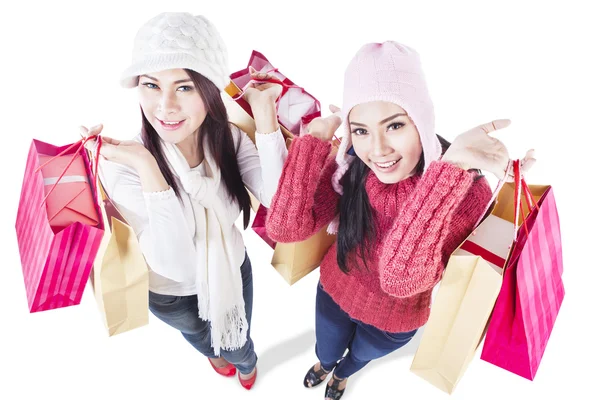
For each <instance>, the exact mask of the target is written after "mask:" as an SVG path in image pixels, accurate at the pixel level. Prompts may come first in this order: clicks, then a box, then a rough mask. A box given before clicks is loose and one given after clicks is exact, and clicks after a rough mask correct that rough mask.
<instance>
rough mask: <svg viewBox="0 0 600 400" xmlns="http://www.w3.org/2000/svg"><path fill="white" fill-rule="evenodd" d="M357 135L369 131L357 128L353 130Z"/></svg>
mask: <svg viewBox="0 0 600 400" xmlns="http://www.w3.org/2000/svg"><path fill="white" fill-rule="evenodd" d="M352 133H354V134H355V135H366V133H367V131H366V130H364V129H362V128H357V129H355V130H353V131H352Z"/></svg>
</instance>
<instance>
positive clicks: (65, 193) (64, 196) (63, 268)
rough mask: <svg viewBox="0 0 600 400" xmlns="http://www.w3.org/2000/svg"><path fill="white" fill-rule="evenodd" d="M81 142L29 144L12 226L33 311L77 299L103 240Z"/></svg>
mask: <svg viewBox="0 0 600 400" xmlns="http://www.w3.org/2000/svg"><path fill="white" fill-rule="evenodd" d="M84 143H85V141H84V140H82V141H80V142H76V143H74V144H72V145H68V146H63V147H56V146H53V145H51V144H48V143H44V142H41V141H38V140H33V142H32V144H31V147H30V149H29V156H28V158H27V164H26V167H25V176H24V178H23V186H22V189H21V199H20V202H19V209H18V211H17V220H16V225H15V228H16V231H17V241H18V245H19V253H20V256H21V265H22V269H23V278H24V280H25V289H26V293H27V302H28V304H29V311H30V312H32V313H33V312H37V311H45V310H51V309H55V308H61V307H68V306H72V305H76V304H79V303H80V301H81V297H82V295H83V290H84V288H85V285H86V282H87V281H88V278H89V275H90V272H91V269H92V266H93V262H94V259H95V257H96V253H97V252H98V247H99V246H100V242H101V240H102V235H103V233H104V225H103V223H102V219H101V218H99V217H98V216H99V215H101V214H100V208H99V204H98V201H97V198H98V196H97V195H96V193H97V192H96V187H95V183H96V178H95V176H94V174H92V169H91V167H90V162H89V158H88V156H87V153H86V151H85V150H84V147H83V145H84ZM96 168H97V166H96ZM90 182H91V184H90Z"/></svg>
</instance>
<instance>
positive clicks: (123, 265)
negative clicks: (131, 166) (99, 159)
mask: <svg viewBox="0 0 600 400" xmlns="http://www.w3.org/2000/svg"><path fill="white" fill-rule="evenodd" d="M98 192H99V195H100V197H101V198H100V205H101V207H100V208H101V210H102V218H103V221H104V226H105V227H106V230H105V234H104V237H103V239H102V243H101V245H100V250H99V251H98V256H97V257H96V260H95V262H94V268H93V271H92V274H91V282H92V287H93V290H94V296H95V297H96V302H97V304H98V308H99V309H100V313H101V315H102V319H103V321H104V325H105V326H106V329H107V331H108V335H109V336H114V335H116V334H119V333H123V332H127V331H130V330H132V329H135V328H139V327H141V326H144V325H147V324H148V290H149V288H148V267H147V265H146V260H145V259H144V256H143V254H142V250H141V249H140V245H139V243H138V239H137V236H136V234H135V232H134V231H133V229H132V228H131V226H129V225H128V224H127V222H126V221H125V219H124V218H123V217H122V216H121V214H120V213H119V211H118V210H117V208H116V207H115V205H114V204H113V203H112V202H111V201H110V199H108V197H107V195H106V193H105V191H104V188H103V187H102V184H101V183H100V181H98Z"/></svg>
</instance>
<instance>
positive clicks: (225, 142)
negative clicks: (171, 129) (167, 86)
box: [142, 69, 250, 229]
mask: <svg viewBox="0 0 600 400" xmlns="http://www.w3.org/2000/svg"><path fill="white" fill-rule="evenodd" d="M185 71H186V72H187V74H188V75H189V77H190V79H191V80H192V81H193V82H194V85H195V87H196V89H197V90H198V92H199V93H200V97H201V98H202V101H203V102H204V106H205V107H206V111H207V115H206V118H205V119H204V122H202V125H201V126H200V133H199V135H198V148H199V149H200V151H201V152H205V151H210V154H211V155H212V157H213V158H214V160H215V162H216V164H217V167H218V168H219V169H220V170H221V180H222V181H223V183H225V188H226V189H227V193H228V194H229V197H230V199H231V200H234V201H237V203H238V204H239V206H240V208H241V209H242V211H243V212H244V229H246V228H247V227H248V224H249V223H250V196H249V195H248V192H247V191H246V187H245V186H244V182H243V181H242V176H241V174H240V168H239V165H238V163H237V157H236V147H235V145H234V143H233V136H232V134H231V127H230V125H229V122H228V117H227V109H226V108H225V104H224V103H223V99H222V98H221V94H220V92H219V89H218V88H217V87H216V86H215V85H214V83H212V82H211V81H210V80H208V79H207V78H205V77H204V76H202V75H200V74H199V73H197V72H195V71H192V70H189V69H186V70H185ZM204 136H206V137H207V139H208V149H203V148H202V143H203V140H204ZM142 138H143V140H144V146H145V147H146V148H147V149H148V150H149V151H150V153H151V154H152V155H153V156H154V158H155V159H156V162H157V163H158V167H159V168H160V172H162V174H163V176H164V177H165V180H166V181H167V183H168V184H169V185H170V186H171V187H172V188H173V190H174V191H175V194H177V197H178V198H179V199H181V188H180V187H179V185H178V184H177V181H176V180H175V174H174V173H173V171H171V168H170V167H169V163H168V162H167V159H166V156H165V154H164V153H163V151H162V148H161V139H160V136H158V133H157V132H156V130H155V129H154V128H153V127H152V125H151V124H150V122H149V121H148V120H147V119H146V117H145V116H144V113H143V112H142ZM238 145H239V143H238Z"/></svg>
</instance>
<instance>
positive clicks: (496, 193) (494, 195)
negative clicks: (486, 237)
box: [474, 161, 516, 229]
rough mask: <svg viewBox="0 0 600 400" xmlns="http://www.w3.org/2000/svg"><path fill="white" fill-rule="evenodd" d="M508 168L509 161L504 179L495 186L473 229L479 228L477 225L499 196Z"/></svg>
mask: <svg viewBox="0 0 600 400" xmlns="http://www.w3.org/2000/svg"><path fill="white" fill-rule="evenodd" d="M509 166H510V161H509V163H508V165H507V167H506V172H505V173H504V177H503V178H502V179H500V181H499V182H498V185H497V186H496V189H495V190H494V193H492V197H491V198H490V201H489V202H488V204H487V205H486V206H485V209H484V210H483V213H482V214H481V216H480V217H479V219H478V220H477V222H476V223H475V225H474V228H475V229H476V228H477V227H478V226H479V223H480V222H481V221H482V220H483V218H484V217H485V216H486V215H487V212H488V210H489V209H490V207H491V206H492V205H493V204H494V202H495V201H496V199H497V198H498V195H499V194H500V189H502V186H504V184H505V183H506V181H507V180H508V175H509V174H508V173H509V171H510V168H509ZM515 224H516V222H515Z"/></svg>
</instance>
